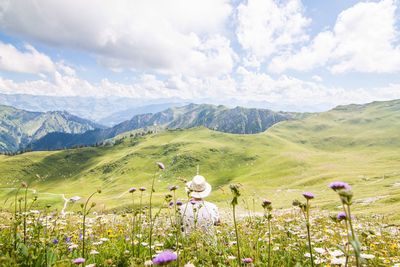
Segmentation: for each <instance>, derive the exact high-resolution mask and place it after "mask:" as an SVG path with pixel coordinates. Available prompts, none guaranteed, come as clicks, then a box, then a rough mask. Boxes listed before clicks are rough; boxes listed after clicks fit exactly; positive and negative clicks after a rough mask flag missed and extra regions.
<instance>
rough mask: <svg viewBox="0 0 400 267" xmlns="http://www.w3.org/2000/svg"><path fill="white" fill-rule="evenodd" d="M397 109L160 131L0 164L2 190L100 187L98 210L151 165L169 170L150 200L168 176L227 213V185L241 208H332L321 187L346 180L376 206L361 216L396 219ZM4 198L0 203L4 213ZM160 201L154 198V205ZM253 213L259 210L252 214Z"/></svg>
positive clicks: (355, 109) (117, 199) (124, 199)
mask: <svg viewBox="0 0 400 267" xmlns="http://www.w3.org/2000/svg"><path fill="white" fill-rule="evenodd" d="M399 132H400V101H391V102H380V103H372V104H370V105H368V106H367V107H360V106H346V107H341V108H337V109H335V110H332V111H330V112H326V113H320V114H315V115H312V116H309V117H307V118H304V119H302V120H299V121H288V122H281V123H279V124H277V125H275V126H274V127H272V128H270V129H269V130H268V131H266V132H264V133H261V134H256V135H234V134H225V133H219V132H213V131H211V130H208V129H205V128H195V129H190V130H185V131H168V132H164V133H159V134H155V135H149V136H145V137H142V138H140V139H138V140H135V139H131V138H127V139H125V140H124V142H123V143H122V144H120V145H117V146H114V147H102V148H83V149H75V150H67V151H58V152H34V153H27V154H23V155H19V156H14V157H6V156H1V157H0V186H1V187H12V186H13V185H18V184H19V182H20V181H23V180H28V181H30V183H31V184H32V186H33V187H34V188H35V189H38V192H39V193H49V192H50V193H56V194H61V193H65V194H66V196H67V197H71V196H74V195H79V196H87V195H89V194H90V193H91V192H92V191H94V190H96V188H98V187H101V188H102V189H103V193H102V194H101V195H99V196H98V197H97V196H96V199H97V200H96V202H97V203H98V207H100V208H102V207H106V208H110V207H116V206H121V205H129V203H130V196H129V195H128V194H126V193H125V192H126V191H127V190H128V189H129V187H131V186H137V187H140V186H147V187H149V185H150V180H151V177H152V176H153V174H154V171H155V165H154V162H155V161H162V162H164V163H165V165H166V166H167V168H168V171H167V172H166V173H165V174H164V176H163V178H162V179H160V180H157V182H156V188H157V192H156V195H160V196H161V195H164V194H165V193H166V192H167V186H168V185H169V184H178V185H180V186H181V188H180V190H179V191H180V194H181V196H182V197H183V195H184V194H183V190H182V188H183V183H182V182H180V181H177V179H176V177H184V178H186V179H190V178H191V177H192V176H193V175H194V174H195V172H196V166H197V164H200V172H201V174H203V175H204V176H205V177H206V178H207V179H208V180H209V181H210V183H211V184H212V185H213V187H214V191H213V194H212V196H211V197H210V199H211V200H213V201H217V202H220V205H221V206H225V205H228V204H227V203H228V202H229V200H230V192H229V189H228V187H227V185H228V184H229V183H232V182H234V183H241V184H242V185H243V187H242V193H243V195H244V197H243V198H242V200H246V203H243V202H242V203H241V204H242V206H246V205H248V206H250V207H252V205H253V204H252V203H253V199H254V200H255V202H256V205H257V206H259V205H258V203H259V202H260V200H261V199H262V198H268V199H270V200H272V201H273V203H274V206H275V207H276V208H286V207H289V206H290V205H291V201H292V200H293V199H294V198H301V193H302V192H303V191H305V190H306V191H312V192H314V193H315V194H316V197H317V199H316V200H315V206H319V207H322V208H331V209H336V206H337V205H338V203H339V202H338V199H337V196H336V195H335V194H334V192H332V191H331V190H330V189H329V188H327V184H328V183H329V182H331V181H334V180H344V181H347V182H349V183H351V184H352V185H353V186H354V191H355V199H356V200H360V199H361V200H364V201H366V200H368V198H373V197H377V196H380V197H383V198H382V199H379V200H375V201H374V202H372V203H370V204H368V205H365V204H362V203H358V204H357V205H356V206H355V207H356V209H357V210H358V211H359V212H365V213H369V212H379V213H384V214H387V215H388V216H390V217H392V218H393V219H397V220H398V219H400V215H397V214H400V205H399V202H400V197H399V193H400V186H397V187H396V186H393V185H394V184H395V183H399V182H400V170H399V163H400V136H399V134H398V133H399ZM11 192H12V191H11V190H9V189H3V190H0V198H1V199H4V200H7V201H6V202H5V203H6V204H5V205H4V206H5V207H8V206H9V205H10V204H11V199H10V197H11V196H12V195H11ZM39 198H40V199H42V200H43V201H45V202H53V203H55V204H56V203H57V204H58V205H61V204H62V201H61V197H60V196H54V195H48V194H39ZM160 199H161V197H158V200H159V201H160ZM257 209H258V207H257Z"/></svg>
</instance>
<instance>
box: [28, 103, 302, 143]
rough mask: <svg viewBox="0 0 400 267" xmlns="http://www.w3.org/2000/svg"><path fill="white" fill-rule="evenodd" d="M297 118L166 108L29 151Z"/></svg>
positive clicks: (255, 128)
mask: <svg viewBox="0 0 400 267" xmlns="http://www.w3.org/2000/svg"><path fill="white" fill-rule="evenodd" d="M297 116H300V115H299V114H297V113H289V112H274V111H271V110H268V109H254V108H253V109H248V108H243V107H236V108H233V109H230V108H227V107H225V106H222V105H219V106H215V105H207V104H201V105H198V104H189V105H186V106H182V107H173V108H168V109H166V110H164V111H161V112H157V113H147V114H140V115H136V116H134V117H133V118H131V119H130V120H127V121H124V122H122V123H120V124H117V125H115V126H114V127H111V128H107V129H95V130H91V131H87V132H85V133H80V134H72V133H66V132H63V133H57V132H52V133H49V134H47V135H46V136H44V137H43V138H41V139H39V140H35V141H34V142H33V143H32V144H31V148H32V149H33V150H54V149H60V148H68V147H74V146H87V145H94V144H96V143H99V142H103V141H105V140H107V139H110V138H113V137H115V136H117V135H119V134H122V133H125V132H129V131H132V130H137V129H143V128H148V127H150V128H168V129H188V128H193V127H198V126H204V127H207V128H209V129H212V130H215V131H220V132H225V133H235V134H254V133H259V132H263V131H265V130H266V129H268V128H269V127H270V126H272V125H274V124H275V123H278V122H280V121H284V120H289V119H293V118H295V117H297Z"/></svg>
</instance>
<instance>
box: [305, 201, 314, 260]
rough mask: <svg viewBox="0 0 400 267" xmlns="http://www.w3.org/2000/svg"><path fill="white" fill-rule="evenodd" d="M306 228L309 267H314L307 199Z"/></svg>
mask: <svg viewBox="0 0 400 267" xmlns="http://www.w3.org/2000/svg"><path fill="white" fill-rule="evenodd" d="M306 227H307V237H308V249H309V252H310V260H311V266H312V267H314V258H313V253H312V246H311V234H310V205H309V200H308V199H307V204H306Z"/></svg>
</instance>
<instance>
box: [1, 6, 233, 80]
mask: <svg viewBox="0 0 400 267" xmlns="http://www.w3.org/2000/svg"><path fill="white" fill-rule="evenodd" d="M231 11H232V7H231V5H230V3H229V1H228V0H201V1H198V0H170V1H164V0H146V1H142V0H116V1H97V0H88V1H77V0H71V1H53V0H44V1H39V2H38V1H34V0H15V1H3V3H2V4H0V25H1V26H0V27H1V28H2V29H3V30H4V31H6V32H12V33H14V34H19V35H23V36H26V37H28V38H33V39H35V40H39V41H42V42H45V43H47V44H52V45H57V46H61V47H69V48H71V47H72V48H76V49H81V50H84V51H87V52H89V53H92V54H94V55H95V56H97V57H98V61H99V63H101V64H103V65H105V66H107V67H109V68H111V69H114V70H120V69H121V68H132V69H140V70H156V71H159V72H161V73H166V74H175V73H188V74H192V73H194V72H196V73H197V74H198V75H210V74H213V75H221V74H225V73H228V72H230V71H231V69H232V66H233V62H234V52H233V50H232V49H231V48H230V41H229V39H228V38H226V37H225V24H226V20H227V19H228V18H229V16H230V15H231ZM38 29H40V30H38Z"/></svg>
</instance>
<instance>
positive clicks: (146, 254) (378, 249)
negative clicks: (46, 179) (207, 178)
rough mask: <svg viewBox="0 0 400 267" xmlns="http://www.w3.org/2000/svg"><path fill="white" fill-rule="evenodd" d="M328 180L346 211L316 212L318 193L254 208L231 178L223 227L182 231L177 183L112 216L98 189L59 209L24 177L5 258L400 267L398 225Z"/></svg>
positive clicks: (2, 250) (3, 228) (53, 262)
mask: <svg viewBox="0 0 400 267" xmlns="http://www.w3.org/2000/svg"><path fill="white" fill-rule="evenodd" d="M330 187H331V189H333V190H332V194H337V195H338V198H337V205H338V206H342V207H343V211H342V212H340V213H339V214H337V213H336V214H333V213H332V212H329V211H323V210H318V209H313V203H316V202H318V198H315V197H314V194H313V193H311V192H306V193H304V194H303V195H301V194H300V195H299V197H298V200H293V207H292V208H289V209H285V210H279V211H275V210H274V209H273V203H274V202H273V199H269V200H264V201H262V202H261V203H259V206H260V207H262V208H263V210H264V213H261V214H259V213H254V212H250V213H249V212H247V211H245V210H244V207H242V206H241V202H240V201H238V200H239V199H240V197H241V195H240V190H241V188H240V186H238V185H232V186H231V190H232V202H231V209H230V210H224V211H221V213H222V222H221V224H220V225H218V226H215V227H214V229H211V230H212V231H210V232H207V233H204V232H203V231H202V230H200V229H197V230H196V229H195V230H194V231H192V232H190V233H184V232H182V231H181V230H182V225H181V221H182V218H181V216H180V213H179V209H180V208H181V204H182V202H186V201H188V200H189V199H187V200H182V199H177V197H176V195H175V191H177V190H180V188H178V187H177V186H172V187H170V190H169V191H167V192H166V194H165V197H164V199H163V203H164V204H162V205H158V204H157V205H153V206H151V205H150V203H151V198H152V194H151V192H152V191H153V190H152V189H151V188H149V189H146V188H143V187H142V188H138V189H136V188H135V187H133V188H130V189H129V190H127V191H128V192H129V193H130V194H131V196H132V205H131V208H127V209H126V210H123V211H119V212H115V213H112V214H110V213H107V212H99V211H96V210H95V208H96V204H95V201H96V196H98V195H99V194H101V191H100V190H97V191H94V192H93V194H92V195H90V196H85V197H84V196H82V199H81V198H78V197H75V198H71V199H70V200H69V201H70V202H74V203H75V204H74V205H78V206H79V207H80V208H79V209H78V210H77V211H74V212H72V211H69V210H68V208H67V209H66V210H63V212H62V213H60V212H58V211H55V209H53V208H52V207H51V206H50V205H47V206H46V207H40V206H39V205H37V201H36V198H33V199H30V198H29V197H27V194H26V192H27V191H28V185H27V184H25V183H23V184H22V185H21V187H20V188H19V189H18V190H16V192H15V209H14V210H13V211H7V212H3V213H1V215H0V216H1V218H0V219H1V224H0V232H1V237H0V265H1V266H17V265H20V266H74V265H77V266H150V265H169V266H187V267H189V266H400V252H399V246H400V227H399V225H395V224H390V222H388V221H386V219H385V218H384V217H382V216H378V215H376V216H370V217H365V216H363V217H358V216H353V215H351V213H350V212H351V207H352V205H353V202H352V199H353V191H354V193H355V196H356V194H357V189H356V188H354V189H351V188H350V187H349V186H348V185H347V184H346V183H341V182H337V183H332V184H331V185H330ZM288 201H292V200H288ZM354 205H356V204H354ZM236 209H238V210H237V211H236ZM235 211H236V212H235ZM244 214H246V215H244Z"/></svg>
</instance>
